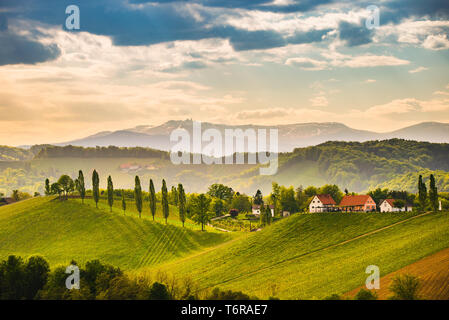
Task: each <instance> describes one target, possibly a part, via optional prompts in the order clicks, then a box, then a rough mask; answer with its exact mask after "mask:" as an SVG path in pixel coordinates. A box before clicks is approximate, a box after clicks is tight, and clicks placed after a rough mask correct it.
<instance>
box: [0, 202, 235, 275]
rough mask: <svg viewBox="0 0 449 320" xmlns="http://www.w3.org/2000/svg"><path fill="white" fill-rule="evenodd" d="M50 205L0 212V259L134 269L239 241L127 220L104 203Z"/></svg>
mask: <svg viewBox="0 0 449 320" xmlns="http://www.w3.org/2000/svg"><path fill="white" fill-rule="evenodd" d="M50 199H51V198H48V197H42V198H33V199H30V200H26V201H22V202H18V203H15V204H12V205H8V206H3V207H0V239H1V241H0V258H2V259H4V258H5V257H7V256H8V255H10V254H15V255H20V256H23V257H28V256H30V255H42V256H43V257H45V258H46V259H47V260H48V261H49V262H50V264H51V265H52V266H54V265H59V264H63V265H67V264H68V263H69V262H70V261H71V260H72V259H74V260H76V261H77V262H79V263H84V262H86V261H88V260H91V259H100V260H102V261H104V262H107V263H110V264H113V265H115V266H119V267H121V268H124V269H133V268H138V267H142V266H149V265H157V264H159V263H161V262H165V261H169V260H172V259H176V258H179V257H183V256H186V255H188V254H190V253H193V252H197V251H198V250H202V249H204V248H207V247H211V246H215V245H217V244H220V243H223V242H225V241H227V240H229V239H231V238H232V236H234V235H231V234H226V233H219V232H216V231H214V230H212V229H209V231H208V232H201V231H199V230H198V227H197V226H195V228H193V225H191V224H188V225H187V226H186V228H184V229H183V228H182V227H179V221H178V222H177V223H176V225H175V223H174V221H175V220H170V221H169V225H168V226H166V225H165V222H164V223H159V222H152V221H151V220H150V219H149V218H148V217H144V218H142V219H139V218H138V217H136V214H135V213H134V214H131V213H130V212H128V213H127V216H124V215H123V212H122V211H120V210H118V209H115V210H114V212H112V213H110V212H109V208H107V207H106V206H105V204H104V203H103V202H102V203H101V204H100V208H99V209H96V208H95V206H94V204H93V202H92V200H90V203H89V201H86V204H84V205H82V204H81V203H80V201H78V200H69V201H59V200H53V201H51V200H50ZM129 206H130V207H131V204H129ZM173 218H174V217H173ZM158 220H159V221H162V220H161V219H158Z"/></svg>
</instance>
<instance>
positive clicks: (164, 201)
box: [161, 179, 170, 224]
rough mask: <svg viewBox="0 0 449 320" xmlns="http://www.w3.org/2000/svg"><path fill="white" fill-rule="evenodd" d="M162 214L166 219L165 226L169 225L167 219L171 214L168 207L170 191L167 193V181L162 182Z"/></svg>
mask: <svg viewBox="0 0 449 320" xmlns="http://www.w3.org/2000/svg"><path fill="white" fill-rule="evenodd" d="M161 191H162V192H161V193H162V213H163V215H164V218H165V224H167V218H168V215H169V214H170V212H169V207H168V191H167V184H166V183H165V180H164V179H163V180H162V190H161Z"/></svg>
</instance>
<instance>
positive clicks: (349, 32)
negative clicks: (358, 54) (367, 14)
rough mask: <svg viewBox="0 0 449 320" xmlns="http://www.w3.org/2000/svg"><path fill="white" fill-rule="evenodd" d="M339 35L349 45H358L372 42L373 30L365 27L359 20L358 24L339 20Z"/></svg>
mask: <svg viewBox="0 0 449 320" xmlns="http://www.w3.org/2000/svg"><path fill="white" fill-rule="evenodd" d="M338 33H339V37H340V39H341V40H342V41H344V42H345V43H346V44H347V45H348V46H349V47H355V46H360V45H363V44H367V43H370V42H372V36H373V31H372V30H369V29H367V28H366V27H365V24H364V23H362V21H360V22H359V23H358V24H353V23H348V22H346V21H341V22H340V24H339V26H338Z"/></svg>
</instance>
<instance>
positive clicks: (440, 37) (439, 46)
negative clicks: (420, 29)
mask: <svg viewBox="0 0 449 320" xmlns="http://www.w3.org/2000/svg"><path fill="white" fill-rule="evenodd" d="M423 47H424V48H426V49H430V50H444V49H449V40H448V39H447V36H446V35H445V34H437V35H430V36H428V37H427V38H426V40H424V42H423Z"/></svg>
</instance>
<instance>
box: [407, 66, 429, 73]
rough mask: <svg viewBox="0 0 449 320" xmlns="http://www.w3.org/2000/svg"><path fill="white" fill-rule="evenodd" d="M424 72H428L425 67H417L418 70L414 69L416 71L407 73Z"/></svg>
mask: <svg viewBox="0 0 449 320" xmlns="http://www.w3.org/2000/svg"><path fill="white" fill-rule="evenodd" d="M426 70H429V68H426V67H418V68H416V69H413V70H409V73H418V72H422V71H426Z"/></svg>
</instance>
